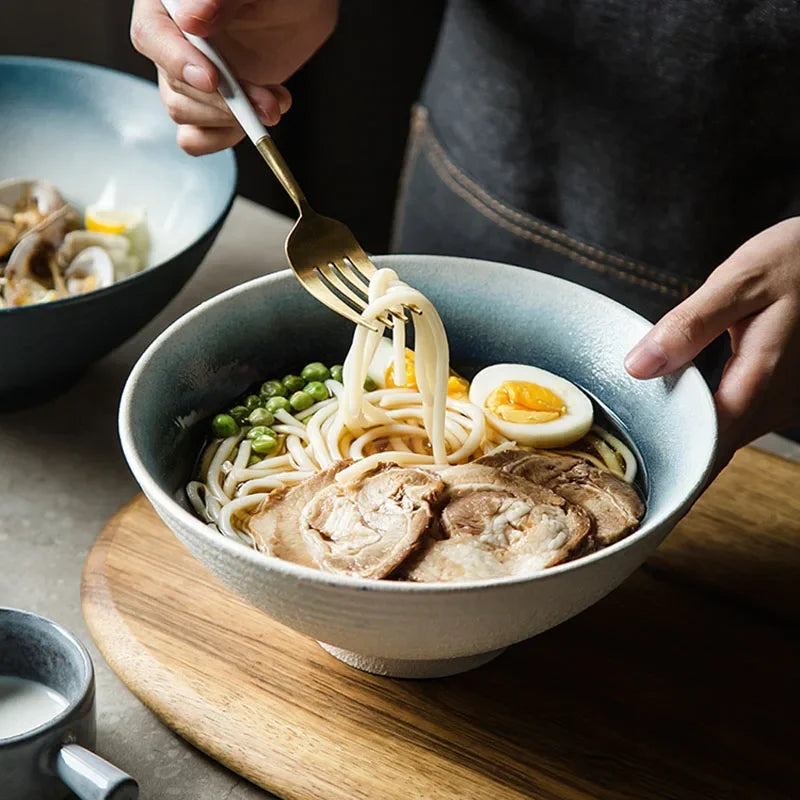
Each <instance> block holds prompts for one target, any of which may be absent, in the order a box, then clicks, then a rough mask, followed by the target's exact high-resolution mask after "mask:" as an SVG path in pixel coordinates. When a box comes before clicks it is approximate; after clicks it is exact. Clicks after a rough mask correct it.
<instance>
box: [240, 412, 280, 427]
mask: <svg viewBox="0 0 800 800" xmlns="http://www.w3.org/2000/svg"><path fill="white" fill-rule="evenodd" d="M247 421H248V422H249V423H250V424H251V425H272V423H273V422H275V417H274V416H272V413H271V412H269V411H267V409H266V408H257V409H255V410H254V411H251V412H250V415H249V416H248V417H247Z"/></svg>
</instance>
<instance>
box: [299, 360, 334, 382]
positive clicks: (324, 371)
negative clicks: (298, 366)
mask: <svg viewBox="0 0 800 800" xmlns="http://www.w3.org/2000/svg"><path fill="white" fill-rule="evenodd" d="M300 374H301V375H302V376H303V380H304V381H305V382H306V383H311V381H326V380H328V378H330V376H331V371H330V370H329V369H328V368H327V367H326V366H325V365H324V364H323V363H322V362H321V361H312V362H311V363H310V364H306V365H305V366H304V367H303V371H302V372H301V373H300Z"/></svg>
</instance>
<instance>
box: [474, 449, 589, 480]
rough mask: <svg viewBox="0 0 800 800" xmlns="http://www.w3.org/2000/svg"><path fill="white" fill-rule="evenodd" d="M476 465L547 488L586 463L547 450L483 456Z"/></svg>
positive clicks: (506, 452) (516, 451)
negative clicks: (563, 474)
mask: <svg viewBox="0 0 800 800" xmlns="http://www.w3.org/2000/svg"><path fill="white" fill-rule="evenodd" d="M474 463H476V464H484V465H486V466H489V467H497V468H498V469H502V470H504V471H505V472H510V473H512V474H514V475H521V476H522V477H523V478H527V480H529V481H531V482H533V483H539V484H542V485H543V486H546V485H547V484H548V483H549V482H550V481H551V480H553V478H556V477H557V476H559V475H561V474H562V473H563V472H566V471H567V470H569V469H572V467H575V466H577V465H578V464H581V463H585V462H584V461H583V460H582V459H580V458H576V457H575V456H565V455H562V454H561V453H548V452H547V451H546V450H519V449H513V450H501V451H500V452H499V453H493V454H491V455H488V456H482V457H481V458H479V459H477V460H476V461H475V462H474Z"/></svg>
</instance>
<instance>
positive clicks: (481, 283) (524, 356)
mask: <svg viewBox="0 0 800 800" xmlns="http://www.w3.org/2000/svg"><path fill="white" fill-rule="evenodd" d="M376 261H377V262H378V263H379V264H380V265H381V266H392V267H394V268H395V269H396V270H397V272H398V274H399V275H400V276H401V277H402V278H403V279H404V280H406V281H407V282H409V283H410V284H412V285H413V286H416V287H417V288H419V289H420V290H421V291H422V292H424V293H425V294H426V295H427V296H428V297H429V298H430V299H431V300H432V301H433V302H434V304H435V305H436V307H437V308H438V310H439V313H440V314H441V316H442V319H443V321H444V323H445V326H446V329H447V333H448V337H449V340H450V347H451V361H452V362H453V363H455V364H458V363H464V362H472V363H475V362H483V363H492V362H502V361H511V362H522V363H526V364H534V365H537V366H540V367H543V368H545V369H548V370H552V371H553V372H556V373H558V374H560V375H563V376H565V377H566V378H568V379H570V380H572V381H574V382H575V383H577V384H579V385H581V386H583V387H585V388H586V389H587V390H589V391H590V392H591V393H592V394H593V395H595V396H596V397H597V398H599V400H600V401H601V402H602V403H604V404H605V405H606V406H608V407H609V408H610V409H611V410H612V411H613V412H614V413H615V414H616V416H617V417H618V419H619V421H620V423H621V425H622V426H623V427H624V428H625V430H626V431H627V432H628V433H629V434H630V436H631V437H632V438H633V440H634V441H635V443H636V445H637V446H638V448H639V450H640V452H641V455H642V457H643V459H644V462H645V464H646V467H647V473H648V478H649V497H648V510H647V515H646V517H645V519H644V522H643V524H642V526H641V528H640V529H639V530H638V531H637V532H636V533H634V534H633V535H631V536H629V537H628V538H627V539H624V540H623V541H621V542H619V543H617V544H615V545H613V546H611V547H609V548H607V549H605V550H602V551H600V552H598V553H595V554H593V555H590V556H588V557H586V558H583V559H581V560H579V561H575V562H572V563H568V564H564V565H562V566H558V567H554V568H552V569H549V570H547V571H545V572H541V573H539V574H536V575H531V576H529V577H521V578H512V579H504V580H492V581H480V582H474V583H470V584H441V585H433V584H412V583H399V582H373V581H368V580H360V579H355V578H347V577H339V576H335V575H329V574H325V573H322V572H317V571H315V570H312V569H308V568H304V567H300V566H296V565H294V564H290V563H287V562H283V561H280V560H277V559H273V558H269V557H267V556H265V555H263V554H261V553H257V552H255V551H253V550H251V549H249V548H247V547H245V546H243V545H240V544H238V543H236V542H234V541H231V540H228V539H226V538H223V537H222V536H220V535H219V534H216V533H214V532H213V531H212V530H210V529H209V528H208V527H206V526H205V525H204V524H202V523H201V522H200V521H199V520H197V519H196V518H195V517H194V516H193V515H192V514H191V513H190V512H189V511H188V510H187V504H186V501H185V497H184V493H183V486H184V484H185V483H186V481H187V478H188V477H189V475H190V471H191V467H192V463H193V461H194V459H195V457H196V455H197V452H198V447H199V445H200V437H201V436H202V431H201V429H200V428H198V426H197V425H196V423H198V422H199V421H201V420H203V419H204V418H205V417H207V415H209V414H212V413H213V412H215V411H216V410H218V409H219V408H220V407H224V406H226V405H229V403H230V401H231V399H232V398H234V397H235V396H236V395H238V394H240V393H241V392H243V391H244V390H245V389H246V388H247V387H248V385H249V384H251V383H252V382H253V381H255V380H258V379H263V378H264V377H267V376H271V375H280V374H284V373H286V372H290V371H296V370H297V367H298V365H301V364H304V363H306V362H308V361H312V360H322V361H327V362H328V363H335V362H341V361H342V360H343V358H344V355H345V353H346V350H347V347H348V343H349V341H350V338H351V336H352V333H353V326H352V325H351V324H349V323H347V322H345V321H343V320H342V319H340V318H338V317H337V316H336V315H334V314H333V313H331V312H330V311H328V310H327V309H326V308H324V307H323V306H321V305H320V304H319V303H317V302H316V301H315V300H314V299H313V298H312V297H310V296H309V295H308V294H306V292H305V291H304V290H303V289H302V288H301V286H300V285H299V284H298V283H297V281H296V280H295V279H294V277H293V276H292V275H291V274H290V273H288V272H284V273H280V274H277V275H272V276H268V277H265V278H261V279H258V280H255V281H252V282H250V283H247V284H245V285H243V286H241V287H237V288H235V289H232V290H230V291H228V292H225V293H223V294H221V295H219V296H218V297H215V298H213V299H212V300H209V301H207V302H206V303H203V304H202V305H201V306H199V307H198V308H196V309H194V310H193V311H191V312H190V313H188V314H187V315H185V316H184V317H182V318H181V319H180V320H178V321H177V322H176V323H174V324H173V325H172V326H171V327H170V328H169V329H168V330H167V331H165V332H164V333H163V334H162V335H161V336H160V337H159V338H158V339H157V340H156V341H155V342H154V343H153V344H152V345H151V347H150V348H149V349H148V350H147V352H146V353H145V354H144V355H143V356H142V358H141V360H140V361H139V363H138V364H137V365H136V367H135V368H134V370H133V372H132V373H131V376H130V378H129V380H128V383H127V386H126V388H125V391H124V394H123V397H122V405H121V409H120V433H121V438H122V444H123V448H124V451H125V456H126V458H127V459H128V463H129V465H130V467H131V469H132V470H133V473H134V475H135V476H136V479H137V480H138V482H139V484H140V485H141V487H142V489H143V490H144V492H145V494H146V495H147V496H148V498H149V499H150V500H151V502H152V503H153V505H154V506H155V508H156V510H157V511H158V513H159V514H160V515H161V517H162V519H163V520H164V521H165V522H166V523H167V525H168V526H169V527H170V528H171V529H172V530H173V531H174V532H175V534H176V535H177V536H178V537H179V538H180V540H181V541H182V542H183V543H184V544H185V545H186V546H187V547H188V548H189V549H190V550H191V551H192V553H194V555H195V556H196V557H197V558H198V559H199V561H200V562H201V563H202V564H203V565H204V566H206V567H207V568H208V569H209V570H210V571H211V572H212V573H214V574H215V575H216V576H217V577H219V578H220V579H221V580H222V581H223V582H224V583H225V584H226V585H227V586H228V587H229V588H230V589H231V590H233V591H234V592H236V593H237V594H239V595H241V596H242V597H243V598H245V599H246V600H247V601H248V602H250V603H252V604H253V605H254V606H256V607H258V608H260V609H263V610H264V611H265V612H266V613H268V614H269V615H270V616H272V617H274V618H275V619H277V620H278V621H280V622H282V623H284V624H286V625H288V626H289V627H292V628H294V629H296V630H298V631H300V632H302V633H304V634H307V635H308V636H313V637H314V638H315V639H317V640H319V641H320V642H324V643H326V646H327V648H328V649H329V650H330V651H331V652H333V653H334V654H335V655H337V656H338V657H340V658H342V659H343V660H345V661H347V662H348V663H351V664H353V665H355V666H358V667H360V668H362V669H367V670H370V671H373V672H378V673H382V674H390V675H395V676H407V677H412V676H416V677H422V676H433V675H443V674H449V673H453V672H458V671H461V670H464V669H468V668H470V667H473V666H476V665H478V664H480V663H483V662H485V661H486V660H488V659H489V658H490V657H491V656H493V655H494V654H496V652H497V651H499V650H501V649H502V648H504V647H506V646H507V645H510V644H513V643H514V642H518V641H521V640H523V639H526V638H528V637H530V636H533V635H535V634H537V633H540V632H541V631H544V630H547V629H548V628H551V627H553V626H554V625H557V624H559V623H560V622H563V621H564V620H566V619H568V618H569V617H571V616H573V615H575V614H577V613H578V612H580V611H582V610H583V609H585V608H588V607H589V606H590V605H592V603H595V602H596V601H597V600H599V599H600V598H601V597H603V596H604V595H606V594H607V593H608V592H610V591H611V590H612V589H614V588H615V587H616V586H617V585H618V584H619V583H621V582H622V581H623V580H624V579H625V578H626V577H627V576H628V575H629V574H630V573H631V572H633V570H635V569H636V568H637V567H638V566H639V565H640V564H641V563H642V562H643V561H644V559H645V558H646V557H647V556H648V555H649V554H650V553H652V551H653V550H654V549H655V548H656V547H657V546H658V544H659V543H660V542H661V541H662V540H663V538H664V537H665V536H666V535H667V533H668V532H669V531H670V529H671V528H672V527H673V526H674V525H675V523H676V522H677V521H678V520H679V519H680V518H681V516H683V514H685V513H686V511H687V510H688V509H689V507H690V505H691V503H692V502H693V501H694V499H695V498H696V497H697V495H698V494H699V492H700V491H701V489H702V487H703V486H704V483H705V480H706V477H707V475H708V473H709V470H710V467H711V465H712V463H713V460H714V456H715V449H716V440H717V424H716V416H715V411H714V404H713V401H712V398H711V395H710V393H709V390H708V388H707V386H706V384H705V382H704V380H703V379H702V377H701V376H700V374H699V372H698V371H697V370H696V369H695V368H694V367H689V368H687V369H685V370H683V371H682V372H681V373H680V374H679V375H676V376H673V377H670V378H665V379H658V380H654V381H648V382H638V381H635V380H633V379H632V378H630V377H629V376H628V375H627V374H626V373H625V371H624V369H623V359H624V356H625V354H626V353H627V351H628V350H629V349H630V348H631V347H632V346H633V344H634V343H635V342H636V341H637V340H638V339H639V338H640V337H641V336H642V334H643V333H644V332H645V331H646V330H648V328H649V327H650V324H649V323H648V322H647V321H646V320H644V319H643V318H642V317H640V316H638V315H637V314H635V313H634V312H632V311H630V310H629V309H627V308H625V307H623V306H621V305H619V304H618V303H616V302H614V301H612V300H609V299H608V298H606V297H603V296H602V295H599V294H597V293H595V292H592V291H590V290H588V289H585V288H583V287H581V286H577V285H575V284H572V283H568V282H566V281H563V280H561V279H558V278H554V277H551V276H548V275H544V274H541V273H537V272H534V271H530V270H524V269H520V268H517V267H510V266H504V265H500V264H493V263H489V262H485V261H472V260H468V259H460V258H448V257H440V256H382V257H380V258H377V259H376Z"/></svg>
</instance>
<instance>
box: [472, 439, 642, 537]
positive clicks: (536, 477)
mask: <svg viewBox="0 0 800 800" xmlns="http://www.w3.org/2000/svg"><path fill="white" fill-rule="evenodd" d="M475 463H476V464H484V465H491V466H496V467H499V468H500V469H502V470H503V471H504V472H508V473H510V474H512V475H518V476H520V477H523V478H525V479H527V480H529V481H532V482H533V483H537V484H540V485H542V486H546V487H547V488H549V489H552V490H553V491H554V492H556V493H558V494H560V495H561V496H562V497H565V498H566V499H567V500H570V501H571V502H573V503H575V504H576V505H579V506H580V507H581V508H583V509H585V510H586V511H588V512H589V514H590V515H591V516H592V519H593V520H594V523H595V524H594V530H593V533H592V541H593V545H594V546H595V547H605V546H607V545H609V544H612V543H613V542H616V541H618V540H619V539H621V538H622V537H623V536H625V535H626V534H628V533H630V532H631V531H632V530H635V529H636V528H637V527H638V525H639V522H640V520H641V518H642V516H644V504H643V503H642V501H641V498H640V497H639V495H638V494H637V492H636V490H635V489H634V488H633V487H632V486H631V485H630V484H628V483H626V482H625V481H623V480H621V479H620V478H617V477H616V476H614V475H612V474H611V473H609V472H605V471H603V470H601V469H598V468H597V467H595V466H593V465H592V464H589V463H588V462H586V461H584V460H583V459H581V458H575V457H573V456H565V455H561V454H559V453H549V452H547V451H542V450H534V451H527V450H504V451H502V452H500V453H496V454H494V455H491V456H484V457H483V458H479V459H478V460H477V461H476V462H475ZM590 549H591V548H590Z"/></svg>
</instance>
